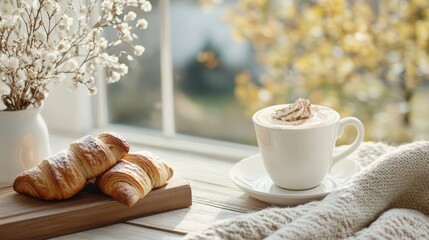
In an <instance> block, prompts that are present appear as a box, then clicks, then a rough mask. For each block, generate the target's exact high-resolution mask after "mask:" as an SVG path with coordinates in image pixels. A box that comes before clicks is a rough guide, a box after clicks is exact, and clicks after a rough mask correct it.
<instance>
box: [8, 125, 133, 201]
mask: <svg viewBox="0 0 429 240" xmlns="http://www.w3.org/2000/svg"><path fill="white" fill-rule="evenodd" d="M128 151H129V145H128V143H127V142H126V141H125V140H124V139H123V138H122V137H121V136H119V135H117V134H114V133H102V134H99V135H98V136H97V137H93V136H91V135H88V136H85V137H82V138H80V139H78V140H76V141H74V142H72V143H71V144H70V146H69V148H68V149H67V150H62V151H60V152H58V153H57V154H54V155H52V156H50V157H48V158H47V159H45V160H43V161H42V162H41V163H40V164H39V165H37V166H35V167H33V168H31V169H29V170H26V171H24V172H22V173H21V174H20V175H19V176H18V177H17V178H16V179H15V181H14V183H13V189H14V190H15V191H16V192H18V193H22V194H26V195H30V196H32V197H35V198H39V199H43V200H62V199H67V198H71V197H72V196H74V195H75V194H76V193H78V192H79V191H80V190H82V189H83V188H84V187H85V184H86V182H87V181H88V180H90V179H93V178H95V177H97V176H99V175H101V174H102V173H103V172H105V171H106V170H108V169H109V168H110V167H112V166H113V165H115V164H116V163H117V162H118V160H120V159H121V158H122V157H123V156H125V154H127V153H128Z"/></svg>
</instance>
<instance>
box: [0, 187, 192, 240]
mask: <svg viewBox="0 0 429 240" xmlns="http://www.w3.org/2000/svg"><path fill="white" fill-rule="evenodd" d="M184 181H186V180H184ZM186 182H187V181H186ZM154 191H156V190H154ZM171 198H177V201H174V204H172V203H171ZM166 200H170V201H166ZM154 202H156V203H157V204H153V203H154ZM191 205H192V191H191V188H190V185H189V183H187V184H183V185H181V186H169V187H167V188H165V189H163V191H161V190H159V192H158V193H156V194H148V195H147V196H146V197H145V198H143V199H141V200H139V201H138V202H137V203H136V205H134V206H133V207H126V206H123V205H121V204H119V203H117V202H115V201H113V200H112V201H109V202H108V203H106V204H104V205H96V206H94V205H92V206H91V207H92V209H90V210H91V211H83V213H82V214H79V215H73V214H68V213H59V214H54V215H51V216H43V217H41V218H42V219H39V218H38V217H34V218H29V219H25V220H21V221H19V222H11V223H7V224H3V225H0V232H1V233H2V236H7V238H8V239H11V240H12V239H46V238H51V237H57V236H62V235H67V234H71V233H75V232H79V231H85V230H90V229H93V228H98V227H102V226H107V225H111V224H115V223H119V222H124V221H127V220H130V219H134V218H138V217H144V216H149V215H153V214H157V213H161V212H166V211H171V210H175V209H181V208H186V207H189V206H191ZM146 206H151V207H150V208H148V207H146ZM94 212H96V214H94ZM106 212H109V214H112V215H115V218H114V219H109V218H103V215H105V214H106ZM94 219H97V220H99V221H94Z"/></svg>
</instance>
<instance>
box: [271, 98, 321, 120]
mask: <svg viewBox="0 0 429 240" xmlns="http://www.w3.org/2000/svg"><path fill="white" fill-rule="evenodd" d="M312 115H313V112H312V110H311V103H310V100H308V99H305V98H298V99H297V100H296V101H295V103H293V104H291V105H288V106H287V107H284V108H280V109H277V110H275V111H274V112H273V113H272V114H271V117H272V118H275V119H277V120H281V121H286V122H289V123H294V122H296V123H302V122H304V121H305V120H307V119H309V118H310V117H312Z"/></svg>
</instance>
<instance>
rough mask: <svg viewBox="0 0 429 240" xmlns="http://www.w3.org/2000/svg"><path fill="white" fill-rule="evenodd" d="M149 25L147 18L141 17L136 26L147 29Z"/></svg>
mask: <svg viewBox="0 0 429 240" xmlns="http://www.w3.org/2000/svg"><path fill="white" fill-rule="evenodd" d="M147 26H148V23H147V20H146V19H144V18H141V19H139V20H138V21H137V23H136V28H140V29H146V28H147Z"/></svg>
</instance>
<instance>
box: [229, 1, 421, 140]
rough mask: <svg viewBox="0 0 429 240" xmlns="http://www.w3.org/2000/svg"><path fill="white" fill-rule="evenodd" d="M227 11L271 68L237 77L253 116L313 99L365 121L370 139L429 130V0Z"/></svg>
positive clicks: (252, 4)
mask: <svg viewBox="0 0 429 240" xmlns="http://www.w3.org/2000/svg"><path fill="white" fill-rule="evenodd" d="M227 16H228V17H227V19H228V20H227V21H228V22H229V23H230V24H231V25H232V26H233V29H234V32H233V36H234V37H235V38H236V39H240V40H244V41H247V42H250V43H251V45H252V46H253V48H254V51H255V52H256V57H257V60H258V61H259V63H260V64H261V65H262V66H263V68H264V70H265V72H264V74H263V75H262V76H261V77H260V78H259V79H255V78H254V77H252V75H251V74H250V72H248V71H243V72H242V73H240V74H238V75H237V76H236V77H235V82H236V87H235V96H236V98H237V99H238V101H239V102H240V103H241V104H242V105H243V106H244V107H245V108H246V111H247V114H248V115H251V114H252V113H254V112H256V111H257V110H258V109H260V108H262V107H265V106H268V105H272V104H279V103H286V102H292V101H294V100H295V99H296V98H298V97H307V98H309V99H310V101H311V102H312V103H313V104H320V105H325V106H329V107H331V108H333V109H336V110H337V111H338V112H339V113H340V114H341V116H343V117H344V116H356V117H358V118H359V119H361V120H362V121H363V122H364V125H365V128H366V140H373V141H376V140H383V141H389V142H393V143H402V142H407V141H411V140H414V139H416V136H417V134H419V133H420V132H422V131H423V132H426V133H428V132H429V126H428V124H429V123H428V121H427V119H428V112H429V111H428V110H429V109H428V108H429V106H428V105H427V101H428V98H427V97H425V96H427V95H428V91H427V90H426V91H423V93H422V89H424V87H425V86H427V82H428V81H427V79H428V76H429V55H428V54H429V1H427V0H378V1H372V0H299V1H298V0H295V1H294V0H271V1H269V0H239V1H238V3H237V4H235V5H232V6H231V8H230V9H229V11H228V13H227ZM419 119H420V120H419ZM421 119H423V120H421ZM426 136H427V135H426ZM350 138H354V132H346V137H345V138H342V139H343V141H345V142H348V141H347V139H350Z"/></svg>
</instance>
